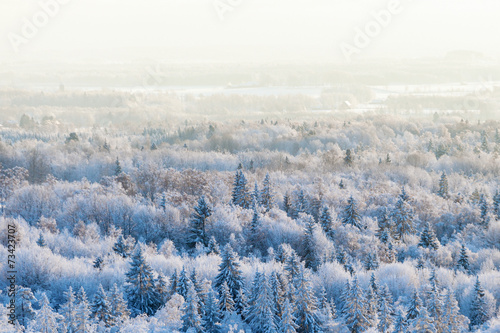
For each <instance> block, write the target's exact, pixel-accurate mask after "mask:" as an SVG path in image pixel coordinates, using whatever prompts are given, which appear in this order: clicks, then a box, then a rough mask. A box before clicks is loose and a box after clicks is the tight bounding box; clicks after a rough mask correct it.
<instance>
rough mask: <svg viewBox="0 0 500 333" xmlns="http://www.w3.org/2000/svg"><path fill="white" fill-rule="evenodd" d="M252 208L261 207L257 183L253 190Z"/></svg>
mask: <svg viewBox="0 0 500 333" xmlns="http://www.w3.org/2000/svg"><path fill="white" fill-rule="evenodd" d="M251 201H252V207H256V206H259V205H260V190H259V185H258V184H257V182H255V185H254V188H253V193H252V198H251Z"/></svg>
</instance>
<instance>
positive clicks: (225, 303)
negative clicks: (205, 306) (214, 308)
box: [219, 281, 235, 317]
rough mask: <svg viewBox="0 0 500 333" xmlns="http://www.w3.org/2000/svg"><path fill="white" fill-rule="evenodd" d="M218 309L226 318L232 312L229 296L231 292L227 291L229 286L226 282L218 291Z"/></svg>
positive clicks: (232, 307) (232, 301) (231, 301)
mask: <svg viewBox="0 0 500 333" xmlns="http://www.w3.org/2000/svg"><path fill="white" fill-rule="evenodd" d="M219 309H220V311H221V313H222V314H223V315H224V317H226V316H227V315H229V314H230V313H231V312H232V311H234V309H235V307H234V300H233V297H232V296H231V291H230V290H229V286H228V284H227V281H224V282H223V283H222V285H221V286H220V290H219Z"/></svg>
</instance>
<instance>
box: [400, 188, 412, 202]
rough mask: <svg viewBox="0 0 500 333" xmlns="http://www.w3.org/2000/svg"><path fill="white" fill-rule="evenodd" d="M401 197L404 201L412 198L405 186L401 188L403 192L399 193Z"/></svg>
mask: <svg viewBox="0 0 500 333" xmlns="http://www.w3.org/2000/svg"><path fill="white" fill-rule="evenodd" d="M399 199H401V200H403V201H409V200H410V196H409V195H408V193H406V188H405V187H404V186H403V187H402V188H401V193H400V194H399Z"/></svg>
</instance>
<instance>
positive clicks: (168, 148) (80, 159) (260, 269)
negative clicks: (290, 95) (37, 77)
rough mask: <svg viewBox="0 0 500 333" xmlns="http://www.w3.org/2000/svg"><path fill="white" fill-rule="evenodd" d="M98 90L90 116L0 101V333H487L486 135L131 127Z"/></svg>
mask: <svg viewBox="0 0 500 333" xmlns="http://www.w3.org/2000/svg"><path fill="white" fill-rule="evenodd" d="M351 91H352V89H351ZM361 92H363V90H356V93H357V94H361ZM113 94H114V95H113ZM113 94H112V93H108V95H106V93H103V94H101V95H99V96H97V97H98V98H97V99H95V98H94V99H93V100H94V101H97V102H96V103H97V104H96V105H97V106H96V107H99V108H104V109H99V110H100V111H101V112H102V117H101V118H100V119H99V120H97V116H96V119H94V118H92V117H94V115H93V114H92V113H88V112H87V113H85V112H83V109H81V108H74V109H71V108H73V107H74V103H73V102H72V98H68V100H67V104H66V105H60V104H58V105H56V106H54V105H52V106H51V104H50V103H51V102H50V101H51V96H50V94H42V95H37V96H35V97H33V96H32V97H29V96H30V94H29V93H26V92H18V93H13V92H12V91H10V92H4V93H3V96H4V97H5V96H9V103H12V104H9V105H12V107H14V108H17V109H16V110H21V109H23V108H24V109H25V110H26V108H28V106H27V105H29V103H28V102H29V101H30V100H31V101H32V103H33V104H32V106H33V109H32V110H31V111H30V112H26V114H23V113H19V114H18V116H17V118H16V117H12V114H11V116H10V118H9V119H10V120H9V119H7V120H6V122H5V123H4V124H5V126H4V127H2V128H1V129H0V163H1V169H0V184H1V185H0V200H1V209H2V217H0V230H1V231H0V237H1V245H0V271H1V272H2V276H8V273H7V272H8V271H9V268H8V267H7V262H8V255H9V254H10V253H9V251H8V244H10V243H11V242H10V237H8V232H7V230H8V226H9V225H15V228H16V234H15V244H16V247H15V256H16V270H17V280H16V283H15V295H16V296H15V299H16V307H15V315H16V319H17V321H16V323H15V326H12V325H8V318H9V317H8V314H9V311H10V310H9V308H8V307H9V304H10V303H9V302H10V298H9V296H8V295H9V288H11V286H10V284H9V281H8V280H6V279H2V280H0V281H1V282H0V283H1V284H0V289H1V290H2V293H1V294H0V299H1V300H2V304H3V305H2V306H1V308H0V312H1V313H2V315H1V317H0V321H1V324H0V332H134V333H139V332H177V331H178V332H239V331H241V330H243V331H245V332H256V333H260V332H262V333H264V332H266V333H267V332H283V333H292V332H465V331H469V330H471V331H477V332H497V331H498V330H500V310H499V305H500V269H499V267H500V182H499V179H500V178H499V177H500V159H499V154H500V133H499V129H500V122H498V121H494V120H486V119H482V120H481V119H480V120H478V118H477V116H471V115H469V114H467V113H462V114H439V113H435V114H434V115H432V114H430V115H428V116H418V117H416V116H411V115H408V114H405V115H397V114H389V113H380V114H374V113H366V114H355V113H354V114H350V115H349V112H348V111H346V112H345V113H343V114H342V115H341V116H337V117H336V116H331V115H329V114H326V115H325V114H314V113H312V112H310V113H308V114H307V115H306V116H297V115H296V114H293V113H283V114H282V115H281V116H279V117H276V116H269V115H268V114H266V113H259V112H254V113H252V116H251V117H250V116H249V117H244V116H242V115H241V117H240V118H239V119H238V117H237V116H235V115H234V114H232V115H231V117H230V119H227V120H221V119H215V120H213V119H210V117H209V118H202V117H197V116H196V115H193V112H194V111H193V110H196V101H197V100H198V101H199V98H194V97H193V100H192V101H189V100H187V98H186V99H184V100H182V101H181V102H182V103H184V106H185V109H184V111H185V112H186V114H190V115H191V116H190V117H186V119H188V120H185V119H184V120H180V119H174V118H171V119H170V120H168V119H167V120H165V119H164V118H162V120H158V119H157V118H151V121H144V118H141V117H146V116H144V115H140V116H137V122H135V123H134V120H128V122H127V121H125V120H124V119H128V118H127V117H125V116H124V117H123V118H120V113H119V111H120V110H121V111H122V112H128V110H129V109H130V108H131V106H130V103H131V102H130V98H128V97H127V98H128V100H127V102H126V103H125V102H123V100H122V99H118V100H119V102H118V104H117V103H116V102H114V101H116V96H115V95H116V93H113ZM118 95H119V96H121V95H123V94H118ZM16 96H17V97H16ZM26 96H28V97H26ZM74 96H75V95H73V100H74V99H75V97H74ZM14 97H15V98H14ZM94 97H95V96H94ZM129 97H130V96H129ZM30 98H31V99H30ZM83 98H87V97H83ZM148 98H149V99H148V101H149V106H150V109H149V110H151V108H153V107H159V106H154V105H155V104H154V100H155V97H154V96H152V97H151V96H150V97H148ZM161 98H163V100H162V103H163V102H164V101H165V99H168V100H170V101H171V102H172V103H170V104H168V103H167V104H166V106H165V104H162V103H160V104H158V105H163V106H162V107H166V108H167V109H168V108H172V110H175V109H176V108H177V107H178V106H179V105H181V104H176V103H180V102H179V99H178V98H177V97H175V96H163V97H161ZM214 98H215V97H213V98H212V99H214ZM234 98H236V97H234ZM10 99H12V100H14V102H12V100H10ZM108 99H109V101H108ZM186 100H187V101H186ZM283 100H287V99H286V98H284V99H283ZM298 100H300V99H299V98H298V97H297V99H294V101H295V102H296V101H298ZM302 100H303V98H302ZM15 101H17V103H18V104H16V102H15ZM20 101H21V102H20ZM40 101H45V102H43V103H45V104H44V105H46V106H45V109H44V108H39V109H37V110H35V107H36V106H37V105H39V104H40V103H42V102H40ZM58 101H59V102H58V103H60V102H61V100H60V99H58ZM88 101H89V100H87V102H88ZM238 101H239V100H238V99H236V100H235V101H231V102H230V101H223V102H224V103H229V105H232V104H231V103H233V104H235V105H240V104H238V103H239V102H238ZM254 101H255V100H254ZM256 101H257V102H256V103H258V104H259V105H263V104H265V103H271V101H269V100H265V99H258V100H256ZM87 102H86V103H87ZM219 102H220V100H219ZM274 102H275V103H279V102H280V101H274ZM316 102H317V101H315V100H314V99H313V100H312V101H310V103H312V104H314V103H316ZM19 103H21V104H19ZM78 103H83V102H82V101H81V100H78V101H77V104H78ZM89 103H90V102H88V103H87V104H85V105H83V106H82V107H88V108H92V105H91V104H92V103H90V104H89ZM138 103H139V102H138ZM203 103H204V105H208V104H207V103H208V102H207V100H204V101H203ZM108 104H110V105H111V106H109V105H108ZM271 104H272V103H271ZM19 105H21V106H19ZM117 105H118V106H117ZM152 105H153V106H152ZM186 105H187V106H186ZM245 105H247V107H248V108H253V106H252V105H253V104H252V103H248V104H245ZM266 105H267V104H266ZM51 107H52V108H53V109H54V110H51ZM65 107H68V108H70V109H69V110H73V111H75V112H74V113H70V112H67V111H65V110H64V108H65ZM127 107H128V108H129V109H127ZM328 107H332V106H328ZM394 107H397V105H396V106H394ZM110 108H111V109H110ZM113 108H114V109H113ZM116 108H118V111H116ZM121 108H123V109H121ZM186 108H187V110H186ZM190 108H191V109H190ZM214 108H217V105H215V106H214ZM282 108H283V107H282V106H281V105H280V106H279V107H275V109H277V110H278V109H282ZM39 110H41V111H39ZM47 110H49V111H47ZM190 110H191V111H190ZM130 112H132V111H130ZM203 112H205V111H203ZM228 112H229V111H228ZM200 113H202V112H200ZM150 114H154V110H153V111H151V113H150ZM228 114H229V113H228ZM89 117H90V118H89ZM106 117H108V118H106ZM13 118H16V119H14V120H15V121H12V119H13ZM222 118H224V114H223V116H222ZM69 119H71V120H72V121H73V122H70V121H69ZM102 119H107V120H106V121H102V122H100V123H99V121H101V120H102ZM88 123H92V124H93V125H87V124H88ZM9 235H10V234H9ZM9 249H10V247H9Z"/></svg>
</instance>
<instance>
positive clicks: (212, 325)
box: [203, 287, 222, 333]
mask: <svg viewBox="0 0 500 333" xmlns="http://www.w3.org/2000/svg"><path fill="white" fill-rule="evenodd" d="M203 312H204V315H203V327H204V328H205V331H206V332H213V333H218V332H220V330H221V320H222V319H221V315H220V311H219V300H218V299H217V296H216V294H215V292H214V290H213V289H212V288H211V287H210V290H209V292H208V294H207V297H206V302H205V307H204V311H203Z"/></svg>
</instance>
